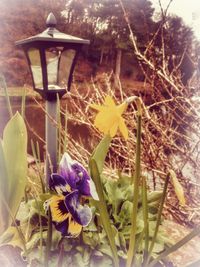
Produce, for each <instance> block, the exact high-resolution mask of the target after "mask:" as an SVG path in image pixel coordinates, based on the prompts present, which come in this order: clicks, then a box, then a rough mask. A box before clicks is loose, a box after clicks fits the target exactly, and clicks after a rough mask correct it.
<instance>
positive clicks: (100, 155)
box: [91, 135, 112, 174]
mask: <svg viewBox="0 0 200 267" xmlns="http://www.w3.org/2000/svg"><path fill="white" fill-rule="evenodd" d="M111 140H112V138H111V137H110V136H109V135H105V136H104V138H103V139H102V140H101V141H100V143H99V144H98V145H97V147H96V148H95V150H94V151H93V153H92V155H91V159H94V160H95V161H96V163H97V166H98V170H99V173H100V174H101V173H102V171H103V165H104V161H105V158H106V155H107V153H108V149H109V146H110V142H111Z"/></svg>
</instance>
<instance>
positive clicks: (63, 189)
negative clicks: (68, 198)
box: [49, 173, 71, 195]
mask: <svg viewBox="0 0 200 267" xmlns="http://www.w3.org/2000/svg"><path fill="white" fill-rule="evenodd" d="M49 188H50V190H54V191H56V193H57V194H59V195H61V194H63V195H66V194H67V193H69V192H71V187H70V186H69V184H68V183H67V181H66V180H65V179H64V178H63V177H62V176H60V175H58V174H57V173H53V174H52V175H51V178H50V179H49Z"/></svg>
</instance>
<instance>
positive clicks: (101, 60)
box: [99, 47, 104, 65]
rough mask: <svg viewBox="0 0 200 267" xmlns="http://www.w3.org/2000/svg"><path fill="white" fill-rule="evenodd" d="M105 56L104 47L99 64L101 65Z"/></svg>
mask: <svg viewBox="0 0 200 267" xmlns="http://www.w3.org/2000/svg"><path fill="white" fill-rule="evenodd" d="M103 56H104V47H103V48H102V49H101V56H100V60H99V65H101V64H102V62H103Z"/></svg>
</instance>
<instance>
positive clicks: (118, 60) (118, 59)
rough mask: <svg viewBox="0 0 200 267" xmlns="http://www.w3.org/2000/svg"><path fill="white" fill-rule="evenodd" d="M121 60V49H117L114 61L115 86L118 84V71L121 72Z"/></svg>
mask: <svg viewBox="0 0 200 267" xmlns="http://www.w3.org/2000/svg"><path fill="white" fill-rule="evenodd" d="M121 61H122V50H121V49H117V56H116V62H115V86H118V84H119V79H120V73H121Z"/></svg>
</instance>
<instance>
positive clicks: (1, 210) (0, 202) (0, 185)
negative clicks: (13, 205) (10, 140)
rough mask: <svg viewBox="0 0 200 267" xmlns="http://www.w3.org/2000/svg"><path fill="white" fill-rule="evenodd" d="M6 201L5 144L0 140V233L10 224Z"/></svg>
mask: <svg viewBox="0 0 200 267" xmlns="http://www.w3.org/2000/svg"><path fill="white" fill-rule="evenodd" d="M4 202H6V203H7V202H8V175H7V169H6V163H5V158H4V153H3V144H2V140H0V235H1V233H3V232H4V230H5V229H6V227H7V224H8V211H7V210H6V208H5V205H4Z"/></svg>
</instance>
